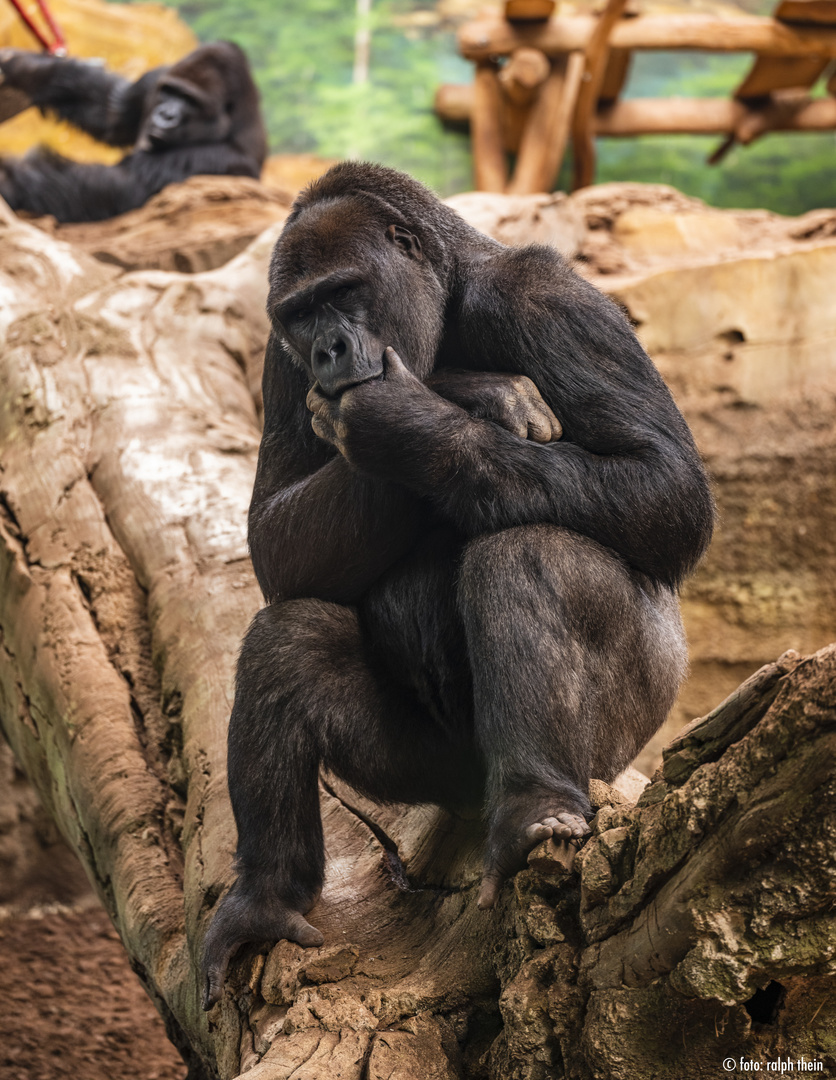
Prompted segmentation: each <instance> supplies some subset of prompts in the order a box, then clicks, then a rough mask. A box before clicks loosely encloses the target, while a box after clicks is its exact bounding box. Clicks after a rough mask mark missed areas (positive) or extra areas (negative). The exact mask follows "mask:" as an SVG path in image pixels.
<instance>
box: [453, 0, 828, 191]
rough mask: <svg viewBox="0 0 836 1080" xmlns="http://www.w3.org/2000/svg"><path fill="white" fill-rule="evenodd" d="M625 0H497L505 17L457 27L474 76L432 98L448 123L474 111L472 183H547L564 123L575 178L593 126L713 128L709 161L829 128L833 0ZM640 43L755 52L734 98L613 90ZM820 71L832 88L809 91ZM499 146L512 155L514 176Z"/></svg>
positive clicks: (539, 186) (588, 152)
mask: <svg viewBox="0 0 836 1080" xmlns="http://www.w3.org/2000/svg"><path fill="white" fill-rule="evenodd" d="M631 2H632V0H606V6H605V7H604V9H603V11H602V12H601V13H600V14H599V15H594V16H593V15H568V16H565V17H561V16H559V15H556V14H549V10H548V9H549V5H548V4H540V3H539V2H536V0H520V2H518V3H516V4H514V3H511V2H509V3H506V4H505V5H504V14H505V17H504V18H503V17H502V16H501V15H499V14H489V15H486V16H483V17H482V18H480V19H477V20H475V21H474V22H472V23H468V24H467V25H466V26H463V27H462V28H461V30H460V31H459V39H458V40H459V52H460V53H461V54H462V56H464V57H465V58H466V59H469V60H473V61H474V62H475V63H476V69H477V74H476V84H475V86H474V87H473V88H472V89H471V88H469V87H463V86H442V87H440V88H439V90H438V92H437V94H436V101H435V109H436V112H437V113H438V115H439V116H440V117H441V118H442V119H443V120H445V121H446V122H448V123H453V124H457V125H460V126H464V125H467V124H468V123H472V126H473V132H474V136H473V139H474V143H473V146H474V162H475V172H476V185H477V187H479V188H482V189H483V190H488V191H503V190H504V191H509V192H514V193H515V194H523V193H530V192H536V191H549V190H551V188H552V186H553V185H554V183H555V181H556V179H557V175H558V173H559V171H560V165H561V162H562V160H563V155H564V153H565V149H566V144H567V138H568V134H569V132H571V136H572V144H573V151H574V155H573V187H574V188H575V189H577V188H579V187H585V186H587V185H588V184H591V183H592V182H593V181H594V178H595V138H596V136H601V135H610V136H632V135H648V134H660V135H661V134H665V135H671V134H705V135H709V134H719V135H722V136H723V137H724V138H723V142H722V143H721V144H720V146H719V147H718V148H717V149H716V150H715V151H714V153H713V154H712V155H711V156H710V157H709V159H708V160H709V162H710V163H711V164H716V163H717V162H719V161H720V160H721V159H722V158H723V157H724V155H725V154H726V153H727V152H728V151H729V150H730V149H731V147H732V146H734V145H735V144H736V143H740V144H743V145H746V144H748V143H750V142H752V140H754V139H756V138H758V137H759V136H761V135H762V134H764V133H765V132H767V131H828V130H833V129H836V100H835V99H836V72H834V61H836V0H779V3H778V6H777V8H776V11H775V15H774V17H773V18H765V17H758V16H752V15H739V16H738V15H735V16H729V17H726V16H718V15H713V14H657V15H641V14H639V13H637V12H636V10H635V7H631V6H629V5H630V4H631ZM636 49H643V50H653V49H665V50H677V49H680V50H686V49H687V50H703V51H707V52H741V51H751V52H753V53H754V54H755V59H754V63H753V65H752V68H751V70H750V71H749V73H748V75H747V76H746V78H745V79H744V80H743V82H742V83H741V85H740V86H739V87H738V88H737V90H736V92H735V94H734V97H733V99H732V100H730V101H725V100H714V99H693V100H688V99H666V100H652V99H645V100H632V101H630V100H628V101H619V100H618V99H619V95H620V94H621V92H622V90H623V88H624V85H625V82H626V80H627V73H628V71H629V67H630V60H631V56H632V52H633V51H634V50H636ZM828 75H829V78H828V81H827V93H828V95H829V96H828V97H827V98H821V99H815V98H813V97H812V96H811V94H810V91H811V90H812V88H813V86H814V84H815V83H816V82H818V80H819V79H820V78H821V77H825V78H827V77H828ZM506 153H510V154H516V155H517V160H516V166H515V169H514V173H513V175H512V176H511V177H510V179H509V178H508V163H507V161H506V157H505V155H506Z"/></svg>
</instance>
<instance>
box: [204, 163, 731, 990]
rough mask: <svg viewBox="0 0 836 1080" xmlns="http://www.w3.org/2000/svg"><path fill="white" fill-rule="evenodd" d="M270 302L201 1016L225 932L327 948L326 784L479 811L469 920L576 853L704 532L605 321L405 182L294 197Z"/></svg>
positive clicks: (654, 685)
mask: <svg viewBox="0 0 836 1080" xmlns="http://www.w3.org/2000/svg"><path fill="white" fill-rule="evenodd" d="M269 310H270V314H271V318H272V320H273V327H274V330H273V335H272V338H271V341H270V344H269V346H268V350H267V357H266V362H265V369H264V408H265V427H264V436H263V439H262V444H261V451H260V455H259V463H258V472H257V477H256V483H255V490H254V493H253V500H252V505H251V508H250V545H251V550H252V557H253V564H254V567H255V571H256V574H257V576H258V580H259V583H260V584H261V587H262V590H263V592H264V595H265V598H266V599H267V601H268V606H267V607H266V608H265V609H264V610H263V611H262V612H260V614H259V615H258V616H257V617H256V619H255V621H254V622H253V625H252V627H251V628H250V631H249V633H248V635H247V637H246V639H245V641H244V643H243V647H242V651H241V657H240V661H239V666H238V679H237V691H236V698H235V705H234V708H233V713H232V718H231V721H230V731H229V765H228V767H229V788H230V795H231V798H232V804H233V809H234V812H235V817H236V822H237V825H238V856H237V865H238V872H239V877H238V880H237V881H236V883H235V885H234V886H233V888H232V889H231V891H230V892H229V893H228V894H227V895H226V896H225V897H224V899H223V900H222V901H221V904H220V906H219V910H218V911H217V913H216V915H215V917H214V919H213V923H212V926H211V928H210V930H209V934H208V937H207V941H206V946H205V952H204V974H205V977H206V1004H207V1007H208V1005H210V1004H211V1003H212V1002H213V1001H215V1000H217V997H218V996H219V994H220V992H221V988H222V984H223V977H224V973H225V970H226V966H227V963H228V960H229V957H230V956H231V954H232V953H233V952H234V950H235V949H236V948H237V947H238V945H239V944H241V943H242V942H245V941H254V940H261V939H264V940H275V939H277V938H279V937H291V938H293V939H294V940H296V941H299V942H301V943H303V944H318V943H320V942H321V940H322V936H321V934H319V932H318V931H317V930H315V929H314V927H312V926H311V925H310V924H309V923H307V921H306V920H305V919H304V918H303V915H304V914H305V913H306V912H307V911H308V910H309V909H310V907H311V906H312V905H313V903H314V902H315V900H316V898H317V896H318V894H319V890H320V888H321V886H322V880H323V869H324V854H323V841H322V828H321V823H320V819H319V806H318V796H317V776H318V771H319V768H320V766H321V765H323V766H325V767H327V768H328V769H330V770H332V771H333V772H334V773H336V774H338V775H339V776H341V777H343V778H344V779H345V780H346V781H348V782H349V783H350V784H352V785H354V786H355V787H356V788H358V789H359V790H360V791H362V792H364V793H365V794H366V795H368V796H370V797H372V798H374V799H377V800H381V801H386V800H397V801H406V802H436V803H439V804H443V805H448V806H454V805H457V804H473V803H474V802H476V801H479V802H481V803H482V804H483V805H484V808H485V814H486V818H487V826H488V838H487V844H486V854H485V874H484V881H483V889H482V893H481V894H480V903H481V904H482V906H491V905H492V904H493V902H494V900H495V898H496V893H497V890H498V888H499V886H500V884H501V882H502V880H503V879H504V878H505V877H507V876H508V875H509V874H511V873H513V872H515V871H516V870H517V869H518V868H519V867H520V866H521V865H524V862H525V856H526V853H527V851H528V850H529V849H530V848H531V847H532V845H533V843H535V842H536V841H537V839H538V838H541V837H543V836H546V835H549V834H551V835H554V836H556V837H570V836H578V835H581V834H582V833H583V832H584V830H585V829H586V826H585V823H584V815H586V814H587V813H588V812H589V802H588V798H587V788H588V782H589V779H590V777H591V776H597V777H600V778H603V779H605V780H611V779H612V778H614V777H615V776H616V774H617V773H618V772H619V771H620V770H621V769H623V768H624V767H625V766H626V765H628V764H629V762H630V761H631V760H632V758H633V757H634V755H635V754H636V753H637V751H638V750H639V749H640V748H641V746H642V745H643V744H644V743H645V742H646V740H647V739H648V738H649V737H650V735H651V734H652V733H653V732H654V731H655V730H656V729H657V728H658V726H659V725H660V724H661V723H662V721H663V720H664V718H665V716H666V714H667V712H668V710H669V708H670V706H671V704H672V702H673V699H674V697H675V694H676V691H677V689H678V686H679V683H680V681H681V678H682V675H683V672H684V668H685V651H684V640H683V636H682V629H681V623H680V620H679V610H678V600H677V595H676V591H677V588H678V586H679V584H680V582H681V581H682V580H683V578H684V577H685V576H686V575H687V574H688V573H689V572H690V571H691V570H693V568H694V566H695V565H696V563H697V561H698V560H699V559H700V557H701V556H702V554H703V553H704V551H705V549H706V547H707V545H708V542H709V539H710V536H711V531H712V524H713V505H712V500H711V495H710V491H709V486H708V482H707V479H706V475H705V472H704V470H703V467H702V465H701V463H700V459H699V456H698V454H697V451H696V448H695V446H694V443H693V440H692V438H691V435H690V432H689V430H688V428H687V426H686V424H685V422H684V420H683V418H682V416H681V415H680V413H679V411H678V410H677V408H676V406H675V405H674V403H673V400H672V399H671V396H670V394H669V393H668V390H667V389H666V387H665V385H664V383H663V382H662V380H661V378H660V377H659V375H658V373H657V372H656V369H655V368H654V366H653V364H652V363H651V361H650V360H649V359H648V357H647V356H646V354H645V353H644V351H643V350H642V348H641V346H640V345H639V343H638V341H637V340H636V337H635V335H634V334H633V332H632V330H631V328H630V326H629V325H628V323H627V321H626V319H625V318H624V316H623V315H622V313H621V312H620V311H619V309H618V308H617V307H616V305H615V304H613V303H612V302H611V301H610V300H608V299H607V298H606V297H604V296H602V295H601V294H600V293H599V292H597V291H596V290H595V289H594V288H593V287H592V286H591V285H589V284H587V283H586V282H584V281H583V280H582V279H580V278H578V277H577V276H576V275H575V274H573V273H572V271H571V270H570V268H569V267H568V266H567V264H566V263H565V261H564V260H563V259H562V258H561V257H560V256H559V255H558V254H557V253H556V252H554V251H552V250H550V249H547V248H542V247H528V248H517V249H515V248H507V247H504V246H503V245H501V244H499V243H496V242H495V241H493V240H490V239H488V238H487V237H485V236H483V235H481V234H480V233H477V232H476V231H475V230H473V229H471V228H470V227H469V226H468V225H467V224H465V222H464V221H462V220H461V218H459V217H458V215H457V214H455V213H454V212H453V211H452V210H450V209H449V208H447V207H445V206H443V205H442V204H441V203H440V202H438V200H437V199H436V198H435V197H434V196H433V195H432V194H431V193H430V192H429V191H427V190H426V189H425V188H423V187H422V186H421V185H420V184H418V183H416V182H415V181H413V180H411V179H410V178H409V177H406V176H403V175H401V174H399V173H396V172H393V171H392V170H389V169H385V168H382V167H379V166H373V165H363V164H352V163H346V164H343V165H339V166H337V167H335V168H334V169H332V170H331V171H330V172H329V173H327V174H326V175H325V176H324V177H323V178H322V179H320V180H319V181H317V182H316V183H315V184H313V185H312V186H311V188H309V189H308V190H307V191H306V192H305V193H303V194H302V195H301V196H300V197H299V199H298V200H297V202H296V205H295V207H294V210H293V212H292V214H291V217H290V219H289V220H288V222H287V225H286V227H285V230H284V232H283V234H282V236H281V238H280V240H279V242H278V244H277V246H276V250H275V253H274V256H273V262H272V266H271V270H270V298H269ZM389 347H393V348H394V350H395V352H394V353H393V352H392V351H391V350H390V348H389ZM401 357H402V361H401V359H400V358H401ZM522 376H528V377H529V379H530V380H531V382H529V381H528V379H525V378H521V377H522ZM532 384H533V385H532ZM538 391H539V393H538ZM306 395H307V403H306ZM311 413H313V427H312V420H311ZM521 417H522V419H521ZM555 417H556V419H555ZM544 425H545V428H544ZM561 428H562V437H560V436H561ZM532 430H534V431H538V432H540V434H539V435H536V436H534V437H532V438H525V437H524V436H525V433H526V431H532ZM544 431H545V434H543V432H544ZM535 439H539V441H535ZM546 440H547V441H546Z"/></svg>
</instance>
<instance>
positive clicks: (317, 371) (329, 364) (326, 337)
mask: <svg viewBox="0 0 836 1080" xmlns="http://www.w3.org/2000/svg"><path fill="white" fill-rule="evenodd" d="M311 366H312V367H313V373H314V375H315V376H316V379H317V382H318V383H319V385H320V386H321V387H322V390H323V392H324V393H325V394H327V395H329V396H333V395H334V394H338V393H340V391H341V390H344V389H345V388H346V387H347V386H351V384H352V383H354V382H356V381H357V379H356V375H355V373H354V342H353V341H352V340H351V337H350V336H349V335H348V334H345V333H342V332H336V333H331V334H323V335H321V336H320V337H318V338H317V339H316V341H315V342H314V344H313V350H312V352H311Z"/></svg>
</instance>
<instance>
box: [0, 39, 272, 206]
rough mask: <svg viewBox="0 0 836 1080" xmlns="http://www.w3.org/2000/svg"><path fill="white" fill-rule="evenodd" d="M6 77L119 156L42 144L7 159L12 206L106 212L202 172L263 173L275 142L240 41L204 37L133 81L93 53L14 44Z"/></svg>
mask: <svg viewBox="0 0 836 1080" xmlns="http://www.w3.org/2000/svg"><path fill="white" fill-rule="evenodd" d="M0 73H2V79H3V82H4V83H5V84H7V85H8V86H10V87H13V88H14V89H16V90H20V91H23V92H24V93H25V94H27V95H28V96H29V97H30V99H31V102H32V104H33V105H37V106H38V107H39V108H40V110H41V112H43V113H47V112H49V113H54V114H55V115H56V116H58V117H60V118H61V119H62V120H67V121H69V123H71V124H74V125H75V126H76V127H78V128H81V129H82V131H86V132H88V134H90V135H92V136H93V137H94V138H96V139H100V140H101V141H102V142H106V143H110V144H111V145H112V146H133V151H132V152H131V153H129V154H128V155H127V156H126V157H124V158H122V160H121V161H120V162H119V163H118V164H117V165H83V164H79V163H78V162H74V161H69V160H68V159H67V158H64V157H61V156H60V155H59V154H55V153H52V152H51V151H49V150H44V149H39V150H35V151H33V152H31V153H29V154H27V155H26V157H24V158H22V159H20V160H17V159H11V158H6V159H0V195H2V196H3V198H4V199H5V200H6V202H7V203H8V204H9V205H10V206H11V207H12V209H14V210H28V211H29V212H30V213H33V214H53V215H54V216H55V217H56V218H57V219H58V221H61V222H68V221H101V220H103V219H104V218H109V217H114V216H115V215H116V214H123V213H125V212H126V211H127V210H134V209H136V207H138V206H142V205H143V203H145V202H146V201H147V200H148V199H149V198H150V197H151V196H152V195H155V194H156V193H157V192H158V191H160V190H161V189H162V188H164V187H165V186H166V184H172V183H176V182H177V181H178V180H185V179H186V178H187V177H189V176H194V175H195V174H196V173H204V174H212V175H232V176H252V177H255V178H256V179H257V178H258V177H259V176H260V175H261V166H262V165H263V164H264V157H265V155H266V152H267V144H266V139H265V135H264V125H263V123H262V120H261V112H260V109H259V104H258V91H257V90H256V88H255V84H254V83H253V80H252V76H251V75H250V69H249V65H248V64H247V58H246V57H245V56H244V54H243V52H242V51H241V50H240V49H239V48H238V46H237V45H233V44H232V43H231V42H228V41H218V42H215V43H214V44H212V45H202V46H201V47H200V48H199V49H195V50H194V52H192V53H189V55H188V56H186V57H184V59H182V60H180V61H178V63H176V64H174V65H173V66H172V67H160V68H155V69H154V70H153V71H149V72H147V73H146V74H145V75H143V76H142V78H140V79H138V80H137V81H136V82H135V83H130V82H128V80H127V79H123V78H121V77H120V76H119V75H113V74H112V73H110V72H108V71H105V70H104V69H103V68H101V67H98V66H96V65H94V64H91V63H89V62H85V61H82V60H69V59H67V58H65V57H57V56H47V55H44V54H41V53H31V52H23V51H19V50H16V49H7V50H4V51H3V52H2V53H0Z"/></svg>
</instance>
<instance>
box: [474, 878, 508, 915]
mask: <svg viewBox="0 0 836 1080" xmlns="http://www.w3.org/2000/svg"><path fill="white" fill-rule="evenodd" d="M502 880H503V879H502V875H501V874H500V873H499V871H498V870H488V871H486V872H485V874H484V876H483V878H482V884H481V886H480V888H479V896H478V897H477V899H476V906H477V907H478V908H479V910H480V911H490V909H491V908H492V907H494V906H495V905H496V902H497V900H498V899H499V890H500V889H501V888H502Z"/></svg>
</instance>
